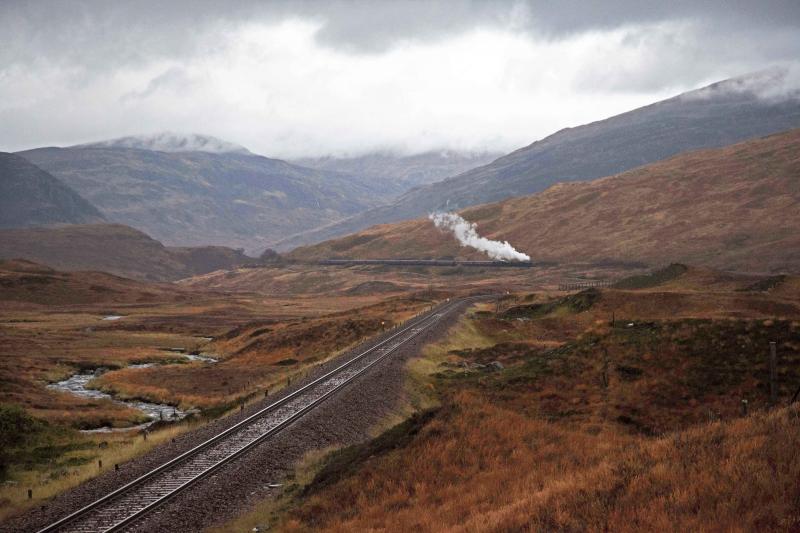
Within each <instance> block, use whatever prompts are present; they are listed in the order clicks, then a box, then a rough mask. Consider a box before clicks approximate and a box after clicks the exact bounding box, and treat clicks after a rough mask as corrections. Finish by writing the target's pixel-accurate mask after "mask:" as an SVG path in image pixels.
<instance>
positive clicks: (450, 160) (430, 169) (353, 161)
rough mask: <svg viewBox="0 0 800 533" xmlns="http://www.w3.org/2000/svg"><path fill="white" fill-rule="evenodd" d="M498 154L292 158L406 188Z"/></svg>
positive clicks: (482, 162) (306, 164) (447, 152)
mask: <svg viewBox="0 0 800 533" xmlns="http://www.w3.org/2000/svg"><path fill="white" fill-rule="evenodd" d="M501 155H502V154H499V153H494V152H485V153H476V154H473V153H466V152H456V151H453V150H442V151H431V152H424V153H421V154H414V155H405V156H404V155H398V154H394V153H391V152H373V153H369V154H365V155H362V156H357V157H333V156H329V157H316V158H302V159H296V160H294V161H292V162H293V163H297V164H298V165H301V166H304V167H310V168H316V169H319V170H331V171H335V172H343V173H345V174H350V175H352V176H362V177H365V178H369V179H370V180H373V181H375V182H378V181H382V182H389V183H394V184H396V185H398V186H400V187H401V188H402V191H403V192H405V191H407V190H409V189H412V188H414V187H418V186H420V185H430V184H431V183H436V182H437V181H441V180H443V179H445V178H449V177H450V176H455V175H457V174H461V173H462V172H466V171H467V170H471V169H473V168H476V167H480V166H483V165H486V164H488V163H491V162H492V161H494V160H495V159H497V158H498V157H500V156H501Z"/></svg>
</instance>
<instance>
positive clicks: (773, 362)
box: [769, 341, 778, 405]
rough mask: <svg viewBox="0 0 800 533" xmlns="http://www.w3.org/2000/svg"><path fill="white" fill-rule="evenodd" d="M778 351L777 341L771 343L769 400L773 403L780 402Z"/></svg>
mask: <svg viewBox="0 0 800 533" xmlns="http://www.w3.org/2000/svg"><path fill="white" fill-rule="evenodd" d="M777 377H778V351H777V349H776V345H775V342H774V341H773V342H770V343H769V401H770V403H772V404H773V405H774V404H776V403H777V402H778V384H777V383H776V380H777Z"/></svg>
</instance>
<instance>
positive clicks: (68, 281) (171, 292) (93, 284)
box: [0, 259, 186, 305]
mask: <svg viewBox="0 0 800 533" xmlns="http://www.w3.org/2000/svg"><path fill="white" fill-rule="evenodd" d="M185 298H186V295H185V294H184V293H183V292H182V291H181V290H180V289H179V288H177V287H175V286H174V285H166V284H155V283H143V282H141V281H134V280H131V279H126V278H121V277H118V276H114V275H112V274H106V273H105V272H59V271H57V270H53V269H52V268H49V267H46V266H44V265H39V264H37V263H33V262H30V261H24V260H21V259H16V260H10V261H0V301H3V302H6V303H9V302H26V303H36V304H42V305H75V304H99V303H109V304H120V303H144V302H152V301H162V302H163V301H180V300H182V299H185Z"/></svg>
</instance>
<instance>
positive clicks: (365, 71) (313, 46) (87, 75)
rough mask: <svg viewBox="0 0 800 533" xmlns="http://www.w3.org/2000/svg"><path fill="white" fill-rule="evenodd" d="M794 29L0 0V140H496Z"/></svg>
mask: <svg viewBox="0 0 800 533" xmlns="http://www.w3.org/2000/svg"><path fill="white" fill-rule="evenodd" d="M798 35H800V2H797V1H796V0H786V1H769V0H766V1H752V2H743V1H736V0H727V1H723V0H720V1H703V0H693V1H685V0H673V1H670V2H663V1H659V2H648V1H636V0H607V1H604V2H594V3H590V2H585V1H580V0H562V1H560V2H550V1H546V0H531V1H527V2H521V1H502V0H495V1H482V2H477V1H459V0H451V1H446V2H445V1H442V2H438V1H435V0H431V1H424V2H423V1H414V2H412V1H408V2H402V1H395V2H380V1H350V2H344V1H335V0H334V1H327V2H312V1H302V0H297V1H293V2H280V1H274V2H263V1H262V2H248V1H239V2H237V1H234V0H229V1H226V2H220V1H213V2H212V1H204V0H198V1H194V2H188V1H182V0H172V1H170V2H163V1H162V2H154V1H149V0H141V1H136V2H134V1H128V2H125V1H119V2H108V1H99V0H98V1H70V0H60V1H47V0H40V1H35V2H29V1H15V0H0V150H4V151H16V150H22V149H26V148H33V147H39V146H67V145H72V144H79V143H85V142H94V141H101V140H105V139H111V138H115V137H122V136H127V135H137V134H153V133H157V132H163V131H171V132H179V133H184V132H185V133H201V134H208V135H212V136H215V137H218V138H220V139H223V140H225V141H229V142H232V143H236V144H240V145H242V146H245V147H247V148H248V149H250V150H251V151H253V152H256V153H260V154H263V155H268V156H271V157H281V158H294V157H304V156H323V155H337V156H346V155H350V156H355V155H360V154H363V153H367V152H370V151H375V150H381V151H394V152H398V153H401V154H403V153H418V152H423V151H428V150H439V149H452V150H463V151H471V152H481V151H503V152H508V151H511V150H514V149H516V148H520V147H522V146H525V145H528V144H530V143H531V142H533V141H535V140H537V139H540V138H542V137H544V136H546V135H549V134H551V133H554V132H555V131H557V130H559V129H562V128H565V127H571V126H577V125H580V124H584V123H587V122H591V121H594V120H599V119H602V118H606V117H608V116H612V115H614V114H617V113H620V112H623V111H627V110H630V109H634V108H636V107H639V106H642V105H646V104H648V103H652V102H654V101H657V100H660V99H664V98H667V97H670V96H673V95H675V94H678V93H681V92H684V91H686V90H690V89H694V88H698V87H702V86H704V85H707V84H709V83H712V82H715V81H719V80H722V79H726V78H730V77H734V76H739V75H743V74H747V73H749V72H754V71H759V70H762V69H764V68H768V67H774V66H787V67H789V68H791V69H796V64H797V63H796V62H797V61H798V59H800V37H798ZM793 71H795V72H796V71H797V70H793Z"/></svg>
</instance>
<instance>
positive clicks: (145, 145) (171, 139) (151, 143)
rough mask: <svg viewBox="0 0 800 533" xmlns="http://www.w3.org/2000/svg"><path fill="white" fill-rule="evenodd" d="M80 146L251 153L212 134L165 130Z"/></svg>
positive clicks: (159, 150) (160, 150)
mask: <svg viewBox="0 0 800 533" xmlns="http://www.w3.org/2000/svg"><path fill="white" fill-rule="evenodd" d="M78 147H80V148H87V147H101V148H135V149H137V150H151V151H156V152H208V153H212V154H228V153H237V154H249V153H250V151H249V150H247V148H245V147H244V146H240V145H238V144H234V143H229V142H227V141H223V140H221V139H217V138H216V137H211V136H210V135H198V134H196V133H188V134H182V133H172V132H163V133H156V134H153V135H133V136H129V137H120V138H118V139H111V140H108V141H101V142H95V143H88V144H81V145H79V146H78Z"/></svg>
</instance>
